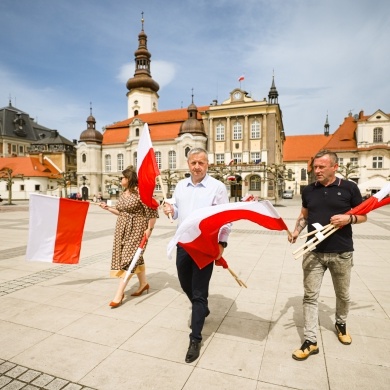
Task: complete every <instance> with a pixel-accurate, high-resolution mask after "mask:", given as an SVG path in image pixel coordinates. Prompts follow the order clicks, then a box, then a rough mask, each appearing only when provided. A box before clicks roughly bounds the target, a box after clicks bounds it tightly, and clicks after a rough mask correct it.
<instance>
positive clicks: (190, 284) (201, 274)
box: [176, 246, 214, 341]
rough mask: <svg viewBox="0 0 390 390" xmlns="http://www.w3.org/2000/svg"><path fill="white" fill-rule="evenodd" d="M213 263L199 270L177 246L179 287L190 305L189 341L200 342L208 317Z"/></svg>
mask: <svg viewBox="0 0 390 390" xmlns="http://www.w3.org/2000/svg"><path fill="white" fill-rule="evenodd" d="M213 267H214V262H211V263H210V264H209V265H207V266H206V267H204V268H202V269H199V267H198V266H197V265H196V263H195V262H194V260H192V258H191V257H190V255H189V254H188V253H187V252H186V251H185V250H184V249H183V248H182V247H180V246H177V255H176V268H177V274H178V277H179V281H180V285H181V288H182V289H183V291H184V292H185V293H186V295H187V297H188V299H189V300H190V301H191V303H192V320H191V330H192V332H191V334H190V339H191V340H196V341H202V329H203V325H204V320H205V318H206V317H207V316H208V315H209V313H210V311H209V308H208V300H207V298H208V296H209V284H210V279H211V275H212V273H213Z"/></svg>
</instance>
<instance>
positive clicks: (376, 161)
mask: <svg viewBox="0 0 390 390" xmlns="http://www.w3.org/2000/svg"><path fill="white" fill-rule="evenodd" d="M372 167H373V168H375V169H380V168H383V157H380V156H376V157H373V158H372Z"/></svg>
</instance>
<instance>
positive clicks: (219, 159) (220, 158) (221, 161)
mask: <svg viewBox="0 0 390 390" xmlns="http://www.w3.org/2000/svg"><path fill="white" fill-rule="evenodd" d="M215 163H216V164H225V155H224V154H223V153H217V154H216V155H215Z"/></svg>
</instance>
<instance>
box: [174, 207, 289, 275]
mask: <svg viewBox="0 0 390 390" xmlns="http://www.w3.org/2000/svg"><path fill="white" fill-rule="evenodd" d="M240 219H246V220H249V221H252V222H254V223H257V224H258V225H261V226H263V227H265V228H267V229H270V230H288V229H287V226H286V224H285V223H284V221H283V219H282V218H281V217H280V216H279V214H278V213H277V211H276V210H275V208H274V207H273V206H272V204H271V203H270V202H269V201H268V200H264V201H261V202H236V203H225V204H220V205H216V206H210V207H204V208H201V209H198V210H195V211H194V212H192V213H191V214H190V215H189V216H188V217H187V218H186V219H185V220H184V221H183V223H182V224H181V225H180V226H179V228H178V229H177V231H176V234H175V236H174V237H173V238H172V240H171V241H170V242H169V244H168V248H167V253H168V257H169V258H171V253H172V251H173V250H174V248H175V246H176V244H179V245H180V246H181V247H183V248H184V249H185V250H186V252H187V253H188V254H189V255H190V256H191V257H192V259H193V260H194V261H195V262H196V264H197V265H198V267H199V268H200V269H202V268H203V267H205V266H206V265H207V264H209V263H211V262H212V261H214V260H215V259H216V258H217V257H218V255H219V246H218V233H219V229H220V228H221V227H222V226H223V225H226V224H227V223H230V222H234V221H238V220H240Z"/></svg>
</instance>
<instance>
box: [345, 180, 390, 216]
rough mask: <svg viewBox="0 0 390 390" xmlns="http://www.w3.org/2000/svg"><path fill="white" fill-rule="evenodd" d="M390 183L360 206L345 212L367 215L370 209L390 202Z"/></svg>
mask: <svg viewBox="0 0 390 390" xmlns="http://www.w3.org/2000/svg"><path fill="white" fill-rule="evenodd" d="M389 195H390V183H387V184H385V186H384V187H383V188H382V189H381V190H380V191H378V192H377V193H376V194H374V195H372V196H370V197H369V198H368V199H366V200H365V201H364V202H362V203H360V204H359V206H356V207H354V208H353V209H352V210H349V211H347V212H346V213H345V214H356V215H366V214H368V213H369V212H370V211H372V210H375V209H378V208H379V207H382V206H385V205H387V204H390V196H389Z"/></svg>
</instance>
